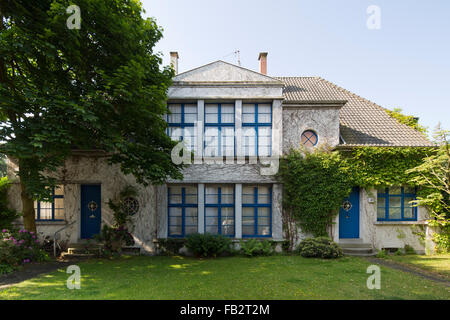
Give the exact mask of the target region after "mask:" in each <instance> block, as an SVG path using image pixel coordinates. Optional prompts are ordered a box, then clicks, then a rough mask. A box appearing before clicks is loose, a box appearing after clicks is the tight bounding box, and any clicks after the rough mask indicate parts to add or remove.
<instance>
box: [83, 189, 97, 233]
mask: <svg viewBox="0 0 450 320" xmlns="http://www.w3.org/2000/svg"><path fill="white" fill-rule="evenodd" d="M101 223H102V207H101V186H100V185H99V184H83V185H81V239H91V238H92V237H93V236H94V235H95V234H100V226H101Z"/></svg>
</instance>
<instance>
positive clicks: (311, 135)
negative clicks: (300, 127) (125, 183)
mask: <svg viewBox="0 0 450 320" xmlns="http://www.w3.org/2000/svg"><path fill="white" fill-rule="evenodd" d="M318 141H319V137H318V136H317V133H315V132H314V131H312V130H306V131H304V132H303V133H302V145H304V146H305V147H314V146H315V145H316V144H317V142H318Z"/></svg>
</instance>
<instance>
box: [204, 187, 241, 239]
mask: <svg viewBox="0 0 450 320" xmlns="http://www.w3.org/2000/svg"><path fill="white" fill-rule="evenodd" d="M205 231H206V232H208V233H212V234H221V235H226V236H234V185H207V186H206V187H205Z"/></svg>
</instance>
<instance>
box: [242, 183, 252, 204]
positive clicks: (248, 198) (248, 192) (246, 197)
mask: <svg viewBox="0 0 450 320" xmlns="http://www.w3.org/2000/svg"><path fill="white" fill-rule="evenodd" d="M254 190H255V188H254V187H243V188H242V203H243V204H253V203H254V202H255V195H254V192H255V191H254Z"/></svg>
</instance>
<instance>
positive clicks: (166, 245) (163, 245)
mask: <svg viewBox="0 0 450 320" xmlns="http://www.w3.org/2000/svg"><path fill="white" fill-rule="evenodd" d="M184 242H185V240H184V239H171V238H167V239H158V247H159V248H160V249H162V251H163V253H165V254H166V255H177V254H179V252H180V249H181V248H182V247H183V246H184Z"/></svg>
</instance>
